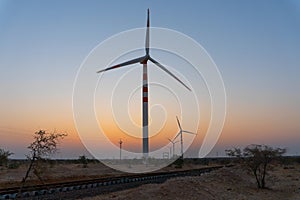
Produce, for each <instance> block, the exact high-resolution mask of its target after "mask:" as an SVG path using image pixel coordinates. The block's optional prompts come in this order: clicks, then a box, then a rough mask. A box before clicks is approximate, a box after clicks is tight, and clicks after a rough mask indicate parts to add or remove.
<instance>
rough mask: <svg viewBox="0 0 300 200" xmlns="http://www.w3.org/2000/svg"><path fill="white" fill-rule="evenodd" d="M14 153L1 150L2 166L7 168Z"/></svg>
mask: <svg viewBox="0 0 300 200" xmlns="http://www.w3.org/2000/svg"><path fill="white" fill-rule="evenodd" d="M12 154H13V153H12V152H10V151H5V150H4V149H0V166H5V167H6V166H7V163H8V157H9V156H11V155H12Z"/></svg>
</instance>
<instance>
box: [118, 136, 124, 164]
mask: <svg viewBox="0 0 300 200" xmlns="http://www.w3.org/2000/svg"><path fill="white" fill-rule="evenodd" d="M122 144H123V141H122V139H120V141H119V145H120V160H122Z"/></svg>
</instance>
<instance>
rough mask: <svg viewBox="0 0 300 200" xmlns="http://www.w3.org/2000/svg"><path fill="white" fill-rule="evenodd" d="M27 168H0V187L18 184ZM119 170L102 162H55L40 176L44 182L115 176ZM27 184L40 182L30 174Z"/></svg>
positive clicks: (23, 166) (22, 166)
mask: <svg viewBox="0 0 300 200" xmlns="http://www.w3.org/2000/svg"><path fill="white" fill-rule="evenodd" d="M26 170H27V166H26V165H21V166H20V167H19V168H18V169H2V170H0V188H6V187H13V186H18V185H19V183H20V181H21V180H22V178H23V177H24V175H25V173H26ZM119 174H121V172H118V171H115V170H112V169H110V168H108V167H106V166H104V165H103V164H101V163H99V164H89V165H88V167H87V168H83V167H82V165H81V164H57V165H54V166H53V167H49V166H48V167H46V168H45V172H44V173H43V175H42V177H43V179H44V180H45V182H46V183H53V182H61V181H72V180H81V179H90V178H99V177H107V176H116V175H119ZM27 184H41V183H40V181H38V180H37V177H36V176H35V175H33V174H30V177H29V179H28V183H27Z"/></svg>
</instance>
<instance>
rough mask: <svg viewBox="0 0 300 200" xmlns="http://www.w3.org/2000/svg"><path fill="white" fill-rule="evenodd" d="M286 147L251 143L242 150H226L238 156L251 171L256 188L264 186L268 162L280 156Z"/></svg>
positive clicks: (230, 154)
mask: <svg viewBox="0 0 300 200" xmlns="http://www.w3.org/2000/svg"><path fill="white" fill-rule="evenodd" d="M285 152H286V149H282V148H272V147H269V146H266V145H257V144H252V145H249V146H247V147H245V148H244V149H243V150H241V149H239V148H233V149H229V150H226V153H227V155H229V156H232V157H237V158H239V160H240V161H242V163H243V164H244V165H245V166H246V167H247V168H248V169H249V170H251V172H252V173H253V175H254V176H255V179H256V183H257V187H258V188H265V186H266V183H265V177H266V174H267V170H268V169H269V166H270V163H271V162H272V161H273V160H274V159H276V158H278V157H280V156H282V155H283V154H284V153H285Z"/></svg>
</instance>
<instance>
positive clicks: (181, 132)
mask: <svg viewBox="0 0 300 200" xmlns="http://www.w3.org/2000/svg"><path fill="white" fill-rule="evenodd" d="M176 119H177V124H178V127H179V132H178V134H177V135H176V137H175V138H174V139H173V141H174V140H176V138H177V137H178V136H179V135H180V143H181V157H182V158H183V137H182V134H183V133H189V134H193V135H197V133H193V132H190V131H186V130H182V128H181V125H180V122H179V120H178V117H177V116H176Z"/></svg>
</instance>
